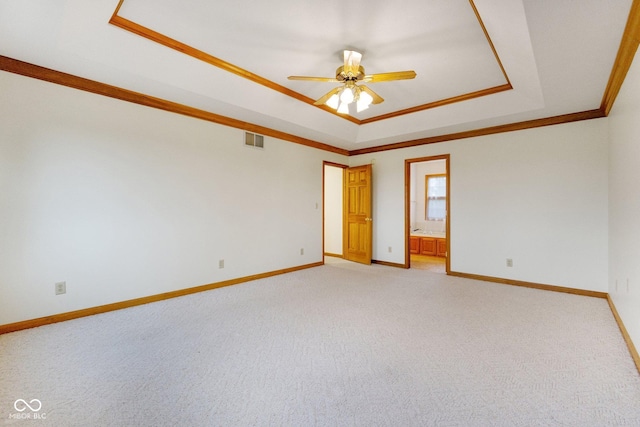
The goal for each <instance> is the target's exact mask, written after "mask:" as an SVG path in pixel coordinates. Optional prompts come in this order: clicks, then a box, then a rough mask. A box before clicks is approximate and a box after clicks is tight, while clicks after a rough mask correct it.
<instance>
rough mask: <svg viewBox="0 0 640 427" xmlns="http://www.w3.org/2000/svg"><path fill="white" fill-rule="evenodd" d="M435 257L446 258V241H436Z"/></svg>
mask: <svg viewBox="0 0 640 427" xmlns="http://www.w3.org/2000/svg"><path fill="white" fill-rule="evenodd" d="M436 253H437V256H444V257H446V256H447V240H446V239H438V243H437V248H436Z"/></svg>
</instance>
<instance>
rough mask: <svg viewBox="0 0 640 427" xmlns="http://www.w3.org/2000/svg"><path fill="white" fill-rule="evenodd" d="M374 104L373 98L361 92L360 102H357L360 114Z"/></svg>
mask: <svg viewBox="0 0 640 427" xmlns="http://www.w3.org/2000/svg"><path fill="white" fill-rule="evenodd" d="M372 102H373V97H372V96H371V95H369V94H368V93H367V92H365V91H363V90H360V91H359V93H358V101H357V102H356V106H357V110H358V113H359V112H361V111H364V110H366V109H367V108H369V106H370V105H371V103H372Z"/></svg>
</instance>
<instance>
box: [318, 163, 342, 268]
mask: <svg viewBox="0 0 640 427" xmlns="http://www.w3.org/2000/svg"><path fill="white" fill-rule="evenodd" d="M327 166H332V167H335V168H340V169H342V187H344V170H345V169H347V168H348V167H349V166H348V165H343V164H340V163H334V162H330V161H327V160H324V161H323V162H322V256H323V261H322V262H323V263H324V257H325V256H333V257H337V258H344V249H343V253H342V254H341V255H338V254H328V253H326V252H325V242H324V239H325V221H326V217H325V206H326V191H327V190H326V188H325V184H326V182H325V180H326V176H325V168H326V167H327ZM340 209H341V210H340V216H341V217H342V216H344V215H343V211H344V190H343V194H342V205H341V208H340ZM343 221H344V219H343ZM343 227H344V224H343ZM342 246H344V231H342V245H341V247H342Z"/></svg>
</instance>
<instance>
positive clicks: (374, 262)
mask: <svg viewBox="0 0 640 427" xmlns="http://www.w3.org/2000/svg"><path fill="white" fill-rule="evenodd" d="M371 263H372V264H380V265H386V266H387V267H396V268H409V267H408V266H406V265H404V264H398V263H395V262H388V261H378V260H377V259H372V260H371Z"/></svg>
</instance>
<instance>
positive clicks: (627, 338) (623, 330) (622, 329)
mask: <svg viewBox="0 0 640 427" xmlns="http://www.w3.org/2000/svg"><path fill="white" fill-rule="evenodd" d="M607 302H608V303H609V307H610V308H611V312H612V313H613V317H614V318H615V319H616V323H617V324H618V328H620V332H621V333H622V337H623V338H624V341H625V342H626V343H627V348H629V353H631V357H632V358H633V361H634V362H635V364H636V368H637V369H638V373H640V355H639V354H638V350H636V346H635V345H633V341H631V337H630V336H629V333H628V332H627V328H625V326H624V323H623V322H622V319H621V318H620V315H619V314H618V310H616V306H615V304H614V303H613V300H612V299H611V296H609V295H607Z"/></svg>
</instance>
